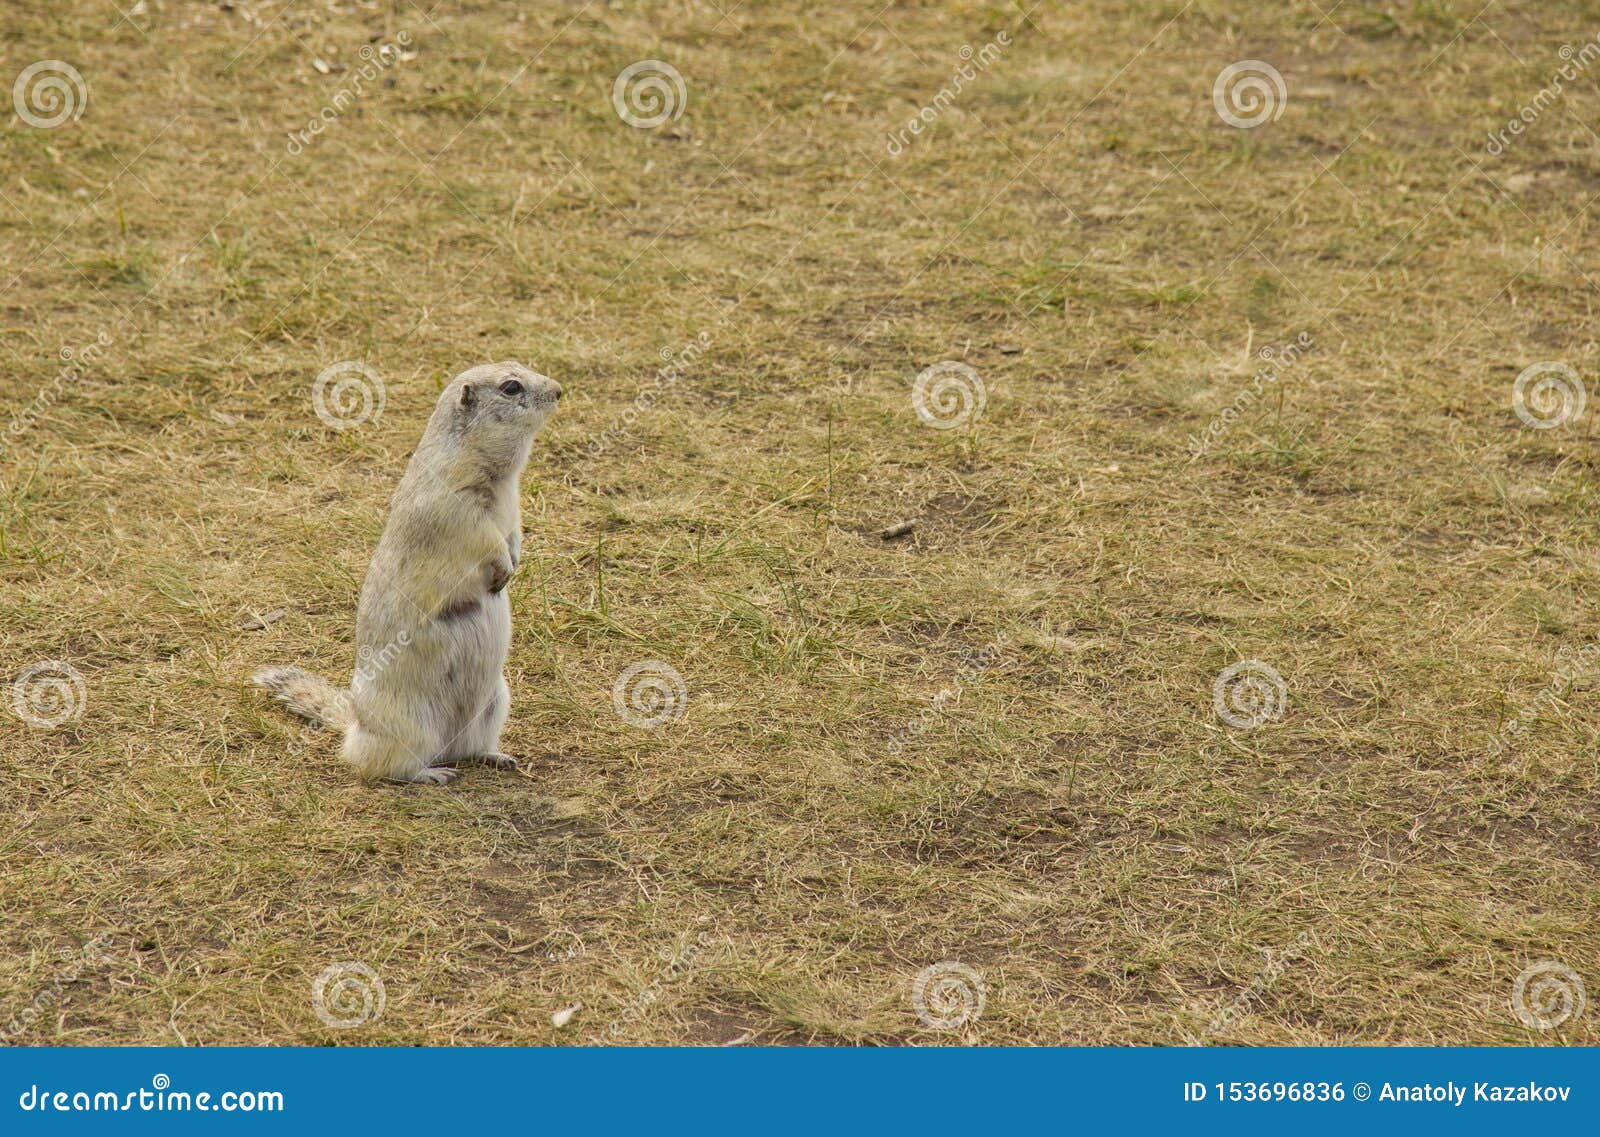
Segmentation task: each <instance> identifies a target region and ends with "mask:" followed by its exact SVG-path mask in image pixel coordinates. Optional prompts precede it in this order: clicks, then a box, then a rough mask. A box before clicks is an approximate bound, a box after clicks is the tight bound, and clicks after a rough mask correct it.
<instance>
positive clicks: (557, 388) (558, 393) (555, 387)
mask: <svg viewBox="0 0 1600 1137" xmlns="http://www.w3.org/2000/svg"><path fill="white" fill-rule="evenodd" d="M550 386H551V388H553V390H552V394H553V395H554V396H555V397H556V398H557V399H559V398H561V384H560V383H557V382H556V381H555V380H554V379H552V380H550Z"/></svg>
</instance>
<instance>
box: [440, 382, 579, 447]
mask: <svg viewBox="0 0 1600 1137" xmlns="http://www.w3.org/2000/svg"><path fill="white" fill-rule="evenodd" d="M560 397H561V384H559V383H557V382H556V381H555V380H554V379H551V378H549V377H548V376H545V375H540V374H539V373H538V372H537V371H534V370H533V369H532V368H529V367H524V366H523V365H522V364H520V363H518V362H516V361H515V360H512V359H507V360H503V361H501V362H500V363H482V364H479V365H478V366H477V367H469V368H467V370H465V371H463V372H462V373H461V374H460V375H457V376H456V377H455V379H454V380H452V381H451V383H450V385H449V386H448V387H446V388H445V389H444V393H443V394H442V395H441V396H440V397H439V410H440V411H441V412H442V413H444V414H446V415H448V418H449V424H450V427H451V428H452V431H453V432H454V433H458V434H464V435H469V436H470V437H471V438H472V442H473V446H474V448H476V449H479V450H482V451H484V452H485V454H486V456H489V455H492V456H493V457H495V458H497V459H501V460H503V461H505V462H506V463H508V464H509V463H520V462H521V461H523V460H525V459H526V458H527V456H528V447H529V445H530V444H531V443H532V442H533V436H534V435H535V434H537V433H538V431H539V428H540V427H541V426H543V425H544V420H545V419H547V418H549V417H550V412H551V411H553V410H555V409H556V400H557V399H559V398H560Z"/></svg>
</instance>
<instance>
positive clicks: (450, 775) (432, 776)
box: [385, 766, 461, 786]
mask: <svg viewBox="0 0 1600 1137" xmlns="http://www.w3.org/2000/svg"><path fill="white" fill-rule="evenodd" d="M460 776H461V771H460V770H451V769H448V768H443V767H439V766H429V767H428V768H427V769H424V770H418V771H417V772H416V773H415V774H412V775H411V776H410V777H409V778H388V779H385V780H386V781H392V782H399V783H400V784H401V785H408V784H414V785H423V786H448V785H449V784H450V783H451V782H453V781H455V780H456V779H457V778H459V777H460Z"/></svg>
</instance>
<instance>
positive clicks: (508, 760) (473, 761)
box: [433, 750, 517, 770]
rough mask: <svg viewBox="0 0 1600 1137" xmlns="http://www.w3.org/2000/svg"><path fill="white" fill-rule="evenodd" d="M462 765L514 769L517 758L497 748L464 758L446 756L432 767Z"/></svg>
mask: <svg viewBox="0 0 1600 1137" xmlns="http://www.w3.org/2000/svg"><path fill="white" fill-rule="evenodd" d="M452 766H454V767H457V768H459V767H462V766H493V767H494V768H495V769H496V770H515V769H516V768H517V760H516V759H515V758H513V757H511V755H509V754H501V753H500V752H499V751H498V750H491V751H489V752H487V753H484V754H469V755H467V756H466V757H465V758H446V759H445V760H444V761H442V762H438V763H435V765H434V767H433V768H434V769H435V770H438V769H441V768H443V769H449V768H450V767H452Z"/></svg>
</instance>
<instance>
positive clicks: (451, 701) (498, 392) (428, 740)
mask: <svg viewBox="0 0 1600 1137" xmlns="http://www.w3.org/2000/svg"><path fill="white" fill-rule="evenodd" d="M560 396H561V387H560V385H559V384H557V383H556V382H555V381H554V380H553V379H548V378H546V377H545V376H543V375H540V374H539V373H538V372H536V371H530V370H529V369H528V368H526V367H524V366H523V365H522V364H520V363H515V362H512V361H510V360H507V361H506V362H504V363H486V364H483V365H482V366H479V367H473V368H469V369H468V370H466V371H463V372H462V373H461V374H460V375H458V376H456V378H455V379H454V380H453V381H452V382H451V383H450V385H449V386H448V387H446V388H445V389H444V392H443V393H442V394H441V395H440V396H439V404H438V406H436V407H435V408H434V410H433V415H432V417H430V418H429V419H428V427H427V429H426V430H425V431H423V434H422V441H421V443H419V444H418V446H417V450H416V453H415V454H413V455H412V456H411V462H410V464H409V465H407V466H406V472H405V476H404V477H402V478H401V479H400V488H399V489H397V490H395V494H394V499H393V500H392V501H391V502H390V504H389V521H388V524H386V525H385V526H384V529H383V537H382V538H381V539H380V540H379V542H378V551H377V552H376V553H375V554H374V555H373V558H372V565H371V567H369V568H368V569H367V577H366V580H365V582H363V584H362V585H361V602H360V605H359V608H358V610H357V613H356V647H357V652H358V657H359V658H358V661H357V663H356V669H355V676H354V678H353V679H352V680H351V682H350V687H349V689H348V690H345V691H339V690H336V689H335V688H334V687H333V685H332V684H330V683H328V682H327V681H326V680H324V679H321V678H319V677H318V676H315V675H310V674H307V673H306V672H304V671H301V670H300V669H299V668H297V667H272V668H267V669H266V670H264V671H260V672H258V673H257V674H256V676H255V681H256V682H257V683H259V684H260V685H261V686H263V687H266V688H268V689H269V690H271V691H272V692H274V693H275V694H276V695H277V697H278V698H279V699H281V700H282V701H283V702H284V703H285V704H286V705H287V706H288V707H289V709H290V710H292V711H294V712H295V713H296V714H298V715H301V716H303V717H304V718H307V719H310V720H311V721H312V722H316V723H320V724H322V725H325V726H328V727H330V728H332V729H334V730H339V731H342V732H343V733H344V758H345V761H347V762H349V763H350V765H351V766H353V767H354V768H355V770H356V773H358V774H359V775H361V777H362V778H363V779H365V780H366V781H369V782H371V781H390V782H426V783H432V784H435V785H442V784H445V783H448V782H450V781H452V780H454V778H455V777H456V771H455V770H453V769H448V768H441V767H450V766H462V765H468V764H487V765H493V766H497V767H500V768H503V769H511V768H515V766H516V760H515V759H514V758H510V757H508V756H507V755H505V754H502V753H501V752H500V730H501V728H502V727H503V726H504V725H505V721H506V712H507V710H508V709H509V705H510V689H509V688H508V687H507V686H506V681H505V675H504V674H503V671H504V668H505V662H506V653H507V650H508V649H509V647H510V644H511V602H510V600H509V599H508V598H507V596H506V593H505V587H506V582H507V581H508V580H510V578H511V574H512V572H513V571H514V570H515V569H516V567H517V564H518V562H519V561H520V560H521V559H522V512H521V509H520V507H519V504H518V500H517V482H518V479H519V478H520V477H521V475H522V467H523V466H524V465H525V464H526V463H527V461H528V452H529V450H530V449H531V448H532V446H533V436H534V434H536V433H537V432H538V430H539V428H540V427H541V426H542V425H544V421H545V419H547V418H549V417H550V412H551V411H552V410H554V409H555V405H556V400H557V399H558V398H559V397H560Z"/></svg>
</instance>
